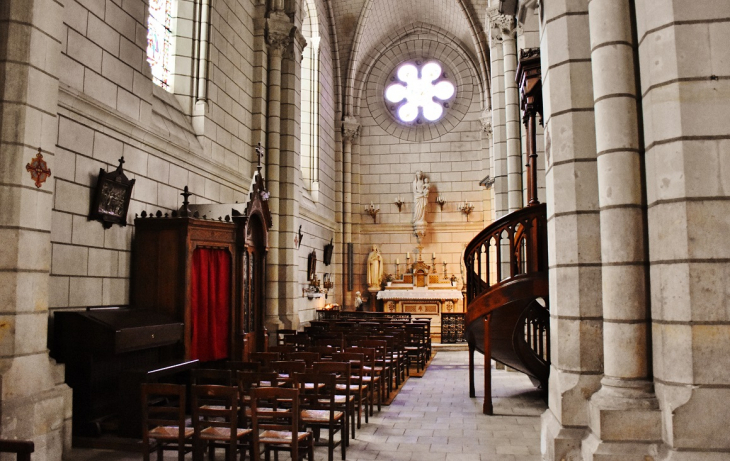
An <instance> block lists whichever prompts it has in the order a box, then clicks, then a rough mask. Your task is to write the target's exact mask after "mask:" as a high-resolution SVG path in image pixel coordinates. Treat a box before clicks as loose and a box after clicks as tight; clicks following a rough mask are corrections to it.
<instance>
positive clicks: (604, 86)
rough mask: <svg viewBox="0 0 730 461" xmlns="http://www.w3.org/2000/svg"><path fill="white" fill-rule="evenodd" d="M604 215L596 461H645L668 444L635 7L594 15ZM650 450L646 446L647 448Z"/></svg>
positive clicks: (601, 1) (615, 3)
mask: <svg viewBox="0 0 730 461" xmlns="http://www.w3.org/2000/svg"><path fill="white" fill-rule="evenodd" d="M588 12H589V20H590V35H591V60H592V63H593V98H594V105H595V116H596V149H597V152H598V164H597V167H598V192H599V194H598V198H599V205H600V209H601V261H602V266H603V267H602V291H603V351H604V360H603V364H604V366H603V368H604V371H603V372H604V377H603V379H602V380H601V390H600V391H599V392H598V393H596V394H595V395H594V396H593V397H592V398H591V405H590V411H591V420H590V427H591V435H590V436H589V438H588V440H587V441H586V443H585V444H584V445H585V447H584V453H585V452H588V453H596V452H600V453H601V455H600V456H599V455H597V454H594V455H593V459H602V460H603V459H612V460H613V459H616V460H619V459H621V460H632V459H633V460H637V461H643V460H644V456H645V455H648V454H649V448H650V447H649V444H651V443H653V442H656V441H658V440H660V439H661V423H660V418H659V411H658V410H659V405H658V401H657V400H656V397H655V396H654V386H653V383H652V382H651V381H650V380H649V354H650V352H649V349H648V342H647V332H648V329H647V322H648V316H649V311H648V298H647V282H648V280H647V274H646V256H647V255H646V228H645V226H644V203H643V202H644V200H643V197H642V177H641V172H642V159H641V150H640V141H639V128H638V127H639V122H638V117H637V97H638V94H637V88H636V78H635V69H634V50H633V38H632V33H631V31H632V27H631V12H630V6H629V0H592V1H591V3H590V4H589V8H588ZM641 442H645V443H646V446H645V447H643V448H641V447H640V446H639V445H640V443H641Z"/></svg>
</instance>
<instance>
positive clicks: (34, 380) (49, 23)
mask: <svg viewBox="0 0 730 461" xmlns="http://www.w3.org/2000/svg"><path fill="white" fill-rule="evenodd" d="M63 9H64V7H63V4H61V3H60V2H57V1H53V0H8V1H5V2H3V7H2V8H0V32H1V33H2V36H3V37H4V43H3V46H2V48H1V49H0V54H1V56H0V75H2V76H3V78H2V79H1V81H2V86H0V112H1V118H2V127H3V129H2V133H0V165H2V167H0V209H2V210H3V212H2V214H0V242H2V245H0V311H1V312H0V417H1V420H0V438H3V439H20V440H30V441H32V442H34V443H35V453H33V460H34V461H47V460H59V461H60V460H61V457H62V455H63V452H64V450H67V449H69V448H70V447H71V400H72V397H71V389H70V388H69V387H68V386H66V384H64V370H63V367H62V366H59V365H56V363H55V362H54V361H53V360H51V359H50V358H49V356H48V349H47V341H48V289H49V288H48V282H49V272H50V267H51V208H52V205H53V200H54V196H53V189H54V188H53V178H54V176H53V174H54V170H55V165H54V153H55V146H56V143H57V141H58V120H57V117H56V113H57V112H58V75H59V71H60V69H59V67H58V63H59V61H58V59H57V58H58V56H60V54H61V46H62V43H65V39H64V38H63V35H64V33H65V29H64V28H63V16H64V12H63ZM39 149H40V152H39ZM41 156H42V159H41V158H40V157H41ZM34 159H36V161H40V160H42V161H43V162H47V163H44V164H41V165H40V166H43V165H45V168H44V170H50V171H49V173H50V177H48V176H47V175H46V174H43V176H42V177H41V178H40V179H43V180H44V181H45V182H41V181H38V180H34V179H33V178H32V177H31V173H30V172H29V171H28V165H30V164H31V163H32V162H33V161H34ZM3 459H5V458H3ZM8 459H10V458H8Z"/></svg>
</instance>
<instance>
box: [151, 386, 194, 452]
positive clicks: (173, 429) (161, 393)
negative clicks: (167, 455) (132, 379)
mask: <svg viewBox="0 0 730 461" xmlns="http://www.w3.org/2000/svg"><path fill="white" fill-rule="evenodd" d="M185 402H186V400H185V386H184V385H178V384H142V450H143V451H142V458H143V459H144V461H149V459H150V440H152V441H154V443H155V445H154V447H155V448H156V450H157V461H162V452H163V451H164V450H176V451H177V454H178V461H183V460H184V459H185V453H187V452H189V451H191V450H192V437H193V432H194V430H193V428H192V427H186V426H185Z"/></svg>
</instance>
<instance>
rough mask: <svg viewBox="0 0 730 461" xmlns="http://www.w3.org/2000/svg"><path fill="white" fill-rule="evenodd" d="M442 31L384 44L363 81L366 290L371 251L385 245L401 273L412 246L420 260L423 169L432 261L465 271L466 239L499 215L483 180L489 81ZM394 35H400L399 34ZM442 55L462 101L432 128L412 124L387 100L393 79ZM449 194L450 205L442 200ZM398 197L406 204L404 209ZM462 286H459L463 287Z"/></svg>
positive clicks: (356, 158) (361, 223) (359, 254)
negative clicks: (466, 207) (469, 207)
mask: <svg viewBox="0 0 730 461" xmlns="http://www.w3.org/2000/svg"><path fill="white" fill-rule="evenodd" d="M441 33H442V32H440V31H431V32H430V34H431V36H430V37H429V33H428V31H424V32H422V35H418V36H413V35H409V36H406V37H405V38H403V39H395V40H393V41H392V43H393V45H392V48H388V49H385V50H379V54H378V55H377V57H376V58H374V62H373V63H372V70H371V72H370V73H369V75H368V76H367V80H366V82H365V84H364V86H363V93H364V96H365V98H364V99H363V100H362V102H361V104H360V122H361V132H360V137H359V143H358V149H354V150H355V152H354V155H353V165H354V166H353V223H354V228H355V231H354V233H357V234H359V236H354V237H353V240H354V241H355V242H357V243H358V244H359V245H356V255H355V279H354V280H355V290H359V291H361V292H363V293H364V292H366V291H367V287H366V265H365V261H366V259H367V255H368V253H369V251H370V249H371V247H372V245H373V244H375V245H377V246H378V248H379V250H380V251H381V253H382V254H383V257H384V261H385V273H395V262H396V259H399V260H400V263H401V266H400V273H403V271H404V268H405V263H406V252H410V253H411V258H412V259H411V262H415V258H416V254H415V251H416V246H417V245H418V243H417V239H416V237H415V236H414V235H413V228H412V225H411V223H412V219H413V206H414V203H413V190H412V188H413V186H412V183H413V180H414V177H415V176H414V175H415V173H416V171H418V170H421V171H422V172H423V173H424V175H425V176H426V177H427V178H428V179H429V181H430V184H431V193H430V195H429V203H428V207H427V210H426V221H427V222H428V226H427V235H426V237H425V238H424V239H423V241H422V243H423V246H424V250H423V251H424V260H425V261H426V262H427V263H428V264H431V256H432V254H433V253H435V254H436V266H437V267H436V268H435V269H436V270H437V271H438V273H439V274H442V272H443V265H442V263H443V262H444V261H445V262H446V263H447V268H446V270H447V273H448V275H449V276H451V275H454V274H455V275H457V277H459V278H460V277H461V258H462V256H463V250H464V245H465V244H466V243H467V242H469V241H470V240H471V238H472V237H473V236H474V235H475V234H476V233H477V232H479V231H480V230H481V229H483V228H484V223H485V219H488V217H489V216H490V215H491V212H490V206H491V201H490V200H489V194H488V193H487V191H486V190H485V189H484V188H483V187H482V186H480V185H479V181H481V180H482V179H483V178H484V177H485V176H486V175H487V174H488V171H489V169H488V168H489V167H488V165H487V164H486V162H485V161H484V159H485V158H487V157H488V149H489V140H488V138H486V137H484V139H482V138H483V127H482V122H481V120H480V118H481V116H482V111H483V109H484V106H483V104H484V99H483V98H484V91H485V88H486V85H485V84H484V82H483V81H481V79H480V75H479V73H478V70H477V68H475V66H474V65H473V61H472V60H471V59H470V58H471V56H470V54H469V53H468V52H467V51H465V50H464V49H463V48H461V47H460V46H459V44H458V42H457V41H456V40H454V39H453V38H450V37H448V38H447V37H442V36H440V35H439V34H441ZM393 35H395V36H397V32H396V33H394V34H393ZM428 59H436V60H438V61H440V62H441V63H442V64H443V65H444V71H445V72H446V73H447V75H450V76H451V78H452V79H453V80H452V81H454V83H455V84H456V92H457V95H456V100H455V101H454V103H453V104H452V105H451V107H449V108H447V109H446V110H445V113H444V116H443V118H442V119H441V120H439V121H437V122H435V123H431V124H428V125H427V126H426V125H425V126H423V127H421V126H415V127H409V126H406V125H403V124H402V123H400V122H399V121H397V120H396V118H395V117H394V115H393V114H391V113H390V111H389V110H388V109H387V107H386V104H385V101H384V99H383V94H384V93H383V92H384V89H385V84H386V83H389V82H390V80H389V78H388V77H389V75H390V73H391V72H393V71H394V70H395V68H396V67H397V66H398V64H400V63H402V62H404V61H407V60H415V61H419V62H423V63H425V62H427V61H428ZM439 196H440V197H443V199H444V200H445V203H444V205H443V207H441V206H439V204H438V203H436V198H437V197H439ZM396 198H401V199H402V200H403V201H404V202H405V203H404V204H403V206H402V207H401V209H400V210H399V209H398V207H397V206H396V205H395V203H394V202H395V200H396ZM465 201H466V202H469V203H471V204H473V205H474V210H473V211H472V213H471V214H470V215H469V216H468V219H467V217H466V216H465V215H464V214H463V213H462V212H460V211H459V210H458V209H457V208H458V206H459V205H460V204H461V203H464V202H465ZM370 203H373V204H374V205H376V206H378V207H379V208H380V212H379V213H378V215H377V218H376V222H375V223H374V222H373V220H372V218H371V217H370V216H369V215H367V214H365V212H364V208H365V206H367V205H369V204H370ZM460 285H461V284H459V286H460Z"/></svg>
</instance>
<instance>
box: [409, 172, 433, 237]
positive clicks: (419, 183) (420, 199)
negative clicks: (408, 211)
mask: <svg viewBox="0 0 730 461" xmlns="http://www.w3.org/2000/svg"><path fill="white" fill-rule="evenodd" d="M430 187H431V185H430V184H429V183H428V178H425V177H424V176H423V172H422V171H420V170H419V171H416V178H415V179H414V180H413V230H414V232H415V234H416V236H417V237H419V238H420V237H423V236H424V235H426V206H427V205H428V193H429V188H430Z"/></svg>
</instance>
